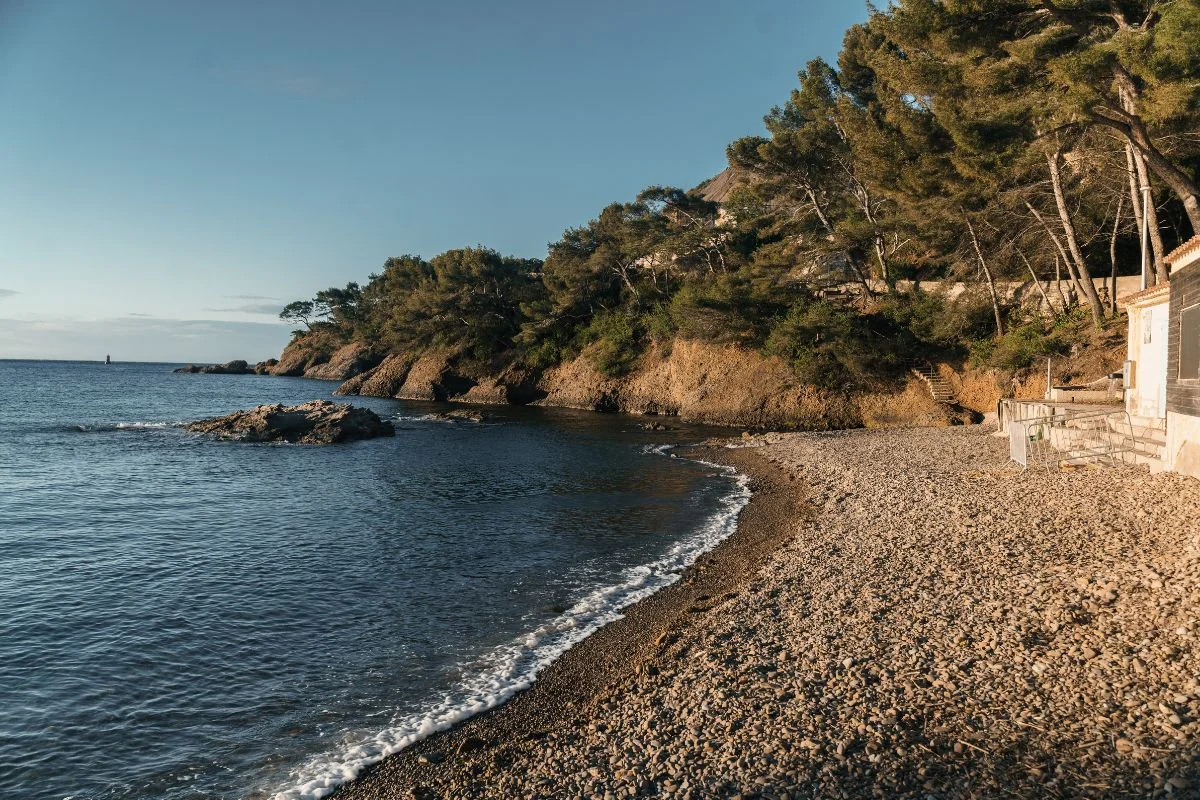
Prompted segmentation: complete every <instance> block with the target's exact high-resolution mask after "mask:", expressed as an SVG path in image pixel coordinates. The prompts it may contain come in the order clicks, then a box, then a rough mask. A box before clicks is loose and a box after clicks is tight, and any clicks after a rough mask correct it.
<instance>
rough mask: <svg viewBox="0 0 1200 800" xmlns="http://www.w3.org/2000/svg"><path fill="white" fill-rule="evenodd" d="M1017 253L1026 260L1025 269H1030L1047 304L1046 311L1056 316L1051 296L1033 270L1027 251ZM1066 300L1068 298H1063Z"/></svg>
mask: <svg viewBox="0 0 1200 800" xmlns="http://www.w3.org/2000/svg"><path fill="white" fill-rule="evenodd" d="M1017 255H1018V256H1020V257H1021V260H1022V261H1024V262H1025V269H1027V270H1029V277H1031V278H1033V285H1034V286H1036V287H1037V290H1038V294H1040V295H1041V296H1042V302H1043V303H1045V304H1046V313H1047V314H1049V315H1050V316H1051V317H1053V316H1054V306H1052V305H1050V298H1049V297H1047V296H1046V290H1045V289H1043V288H1042V282H1041V281H1040V280H1038V276H1037V273H1036V272H1034V271H1033V264H1030V263H1029V259H1028V258H1026V257H1025V253H1023V252H1021V251H1020V250H1017ZM1063 302H1064V303H1065V302H1066V299H1065V298H1064V299H1063Z"/></svg>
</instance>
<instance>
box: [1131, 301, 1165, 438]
mask: <svg viewBox="0 0 1200 800" xmlns="http://www.w3.org/2000/svg"><path fill="white" fill-rule="evenodd" d="M1167 302H1168V298H1166V297H1163V298H1162V299H1161V301H1159V302H1156V303H1153V304H1151V305H1144V306H1130V307H1129V309H1128V311H1129V333H1128V336H1127V340H1128V355H1127V356H1126V358H1127V359H1128V360H1129V361H1130V362H1131V370H1130V373H1131V374H1129V375H1126V376H1125V408H1126V410H1127V411H1129V413H1130V414H1133V415H1134V416H1139V417H1153V418H1157V419H1162V418H1163V417H1165V416H1166V414H1167V410H1166V409H1165V408H1163V407H1162V391H1163V384H1164V383H1165V381H1166V375H1167V374H1169V371H1170V370H1169V368H1168V369H1167V371H1166V373H1164V370H1163V367H1164V365H1166V364H1169V363H1170V362H1169V356H1168V353H1167V344H1168V341H1169V336H1168V335H1167V333H1168V319H1169V307H1168V305H1167ZM1156 321H1157V324H1155V322H1156ZM1147 329H1149V330H1150V332H1151V333H1152V335H1151V336H1150V337H1149V338H1150V341H1149V342H1147V341H1146V339H1147Z"/></svg>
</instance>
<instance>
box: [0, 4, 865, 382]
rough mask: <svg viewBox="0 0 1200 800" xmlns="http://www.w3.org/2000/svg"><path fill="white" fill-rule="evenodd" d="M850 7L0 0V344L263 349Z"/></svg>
mask: <svg viewBox="0 0 1200 800" xmlns="http://www.w3.org/2000/svg"><path fill="white" fill-rule="evenodd" d="M865 17H866V7H865V4H864V3H860V2H858V1H857V0H848V1H847V0H824V1H823V2H817V0H807V1H806V0H778V1H777V0H761V1H756V0H746V1H745V2H741V3H731V2H727V1H726V2H712V0H660V1H659V2H655V1H654V0H641V1H640V2H633V1H632V0H630V1H628V2H627V1H626V0H610V1H609V2H605V3H584V2H569V0H558V2H552V1H551V0H536V1H535V2H522V1H520V0H518V1H516V2H508V3H496V2H483V1H482V0H443V1H442V2H437V3H434V2H395V1H394V2H378V3H374V2H347V3H329V2H216V1H214V0H205V2H193V3H183V2H132V1H123V0H111V1H110V2H104V1H103V0H79V1H78V2H55V1H54V0H30V1H29V2H16V3H13V2H9V1H8V0H0V108H3V109H4V112H3V115H2V117H0V358H84V359H94V358H102V357H103V356H104V354H105V353H112V355H113V357H114V358H116V359H120V360H130V361H132V360H168V361H223V360H228V359H232V358H239V357H240V358H248V359H260V358H266V357H268V356H270V355H273V354H276V353H277V352H278V350H279V349H280V347H282V345H283V344H284V343H285V342H286V340H287V335H288V332H287V331H288V329H287V326H283V325H280V324H279V323H277V322H276V320H275V317H274V315H275V313H276V312H277V310H278V308H279V307H280V306H281V305H282V304H283V303H284V302H286V301H288V300H292V299H297V298H301V297H307V296H311V294H312V293H313V292H315V291H316V290H318V289H320V288H323V287H326V286H331V285H341V284H345V283H346V282H347V281H350V280H360V281H361V280H363V279H365V278H366V276H367V275H368V274H369V273H371V272H372V271H376V270H377V269H378V268H379V267H380V265H382V263H383V261H384V260H385V259H386V258H387V257H388V256H392V255H399V254H402V253H418V254H421V255H424V256H426V257H429V256H433V255H435V254H437V253H439V252H441V251H443V250H446V249H449V248H451V247H459V246H464V245H474V244H484V245H487V246H489V247H494V248H496V249H497V250H500V251H501V252H504V253H510V254H513V255H521V256H537V257H541V256H544V254H545V251H546V244H547V242H549V241H552V240H555V239H557V238H558V237H559V235H560V234H561V233H562V231H563V230H564V229H565V228H567V227H571V226H574V225H579V224H582V223H584V222H586V221H587V220H588V219H589V218H591V217H593V216H595V215H596V214H597V213H598V212H599V210H600V209H601V208H603V206H604V205H606V204H607V203H610V202H613V201H617V200H627V199H631V198H632V197H633V195H634V194H636V193H637V191H638V190H639V189H641V188H643V187H644V186H647V185H650V184H667V185H673V186H681V187H685V188H690V187H692V186H694V185H696V184H697V183H699V182H700V181H702V180H704V179H705V178H707V177H710V176H711V175H713V174H715V173H716V172H718V171H719V170H721V169H722V168H723V167H724V148H725V145H726V144H727V143H728V142H729V141H730V140H732V139H734V138H737V137H738V136H743V135H746V134H751V133H757V132H760V131H761V129H762V123H761V118H762V115H763V114H764V113H766V111H767V110H768V109H769V108H770V107H771V106H772V105H775V104H778V103H780V102H783V101H784V100H786V98H787V94H788V91H789V90H790V89H791V88H792V86H793V85H795V82H796V78H795V75H796V71H797V70H798V69H799V68H800V67H801V66H803V64H804V63H805V62H806V61H807V60H809V59H810V58H813V57H816V56H823V57H826V58H832V57H834V56H835V55H836V53H837V50H838V49H839V46H840V44H841V39H842V33H843V31H844V30H845V29H846V27H848V26H849V25H851V24H853V23H854V22H857V21H859V20H862V19H864V18H865Z"/></svg>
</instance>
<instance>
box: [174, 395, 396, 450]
mask: <svg viewBox="0 0 1200 800" xmlns="http://www.w3.org/2000/svg"><path fill="white" fill-rule="evenodd" d="M187 430H189V431H192V432H193V433H207V434H211V435H213V436H217V437H219V438H221V439H232V440H234V441H239V442H292V443H295V444H334V443H337V442H349V441H353V440H355V439H373V438H375V437H377V436H394V435H395V434H396V429H395V427H394V426H393V425H392V423H390V422H387V421H385V420H382V419H380V418H379V415H378V414H376V413H375V412H374V411H371V410H370V409H367V408H356V407H355V406H351V405H348V404H338V403H331V402H330V401H328V400H312V401H310V402H308V403H303V404H301V405H298V406H285V405H281V404H279V403H275V404H273V405H262V406H257V407H255V408H252V409H250V410H248V411H235V412H234V413H232V414H228V415H226V416H224V417H216V418H214V419H202V420H199V421H198V422H193V423H191V424H189V425H188V426H187Z"/></svg>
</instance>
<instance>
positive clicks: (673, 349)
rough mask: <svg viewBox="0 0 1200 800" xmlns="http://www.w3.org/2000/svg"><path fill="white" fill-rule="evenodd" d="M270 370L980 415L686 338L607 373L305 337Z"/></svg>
mask: <svg viewBox="0 0 1200 800" xmlns="http://www.w3.org/2000/svg"><path fill="white" fill-rule="evenodd" d="M268 374H272V375H282V376H295V377H306V378H315V379H320V380H336V381H339V382H340V384H339V386H338V388H337V390H336V391H335V393H336V394H339V395H345V396H355V395H362V396H371V397H387V398H394V399H399V400H433V401H453V402H456V403H475V404H485V405H492V404H501V405H503V404H515V405H538V406H551V407H561V408H575V409H583V410H589V411H599V412H619V413H627V414H637V415H651V416H655V417H676V418H678V419H680V420H681V421H685V422H697V423H705V424H713V425H727V426H736V427H743V428H775V429H780V428H786V429H799V430H840V429H845V428H856V427H896V426H912V425H939V426H940V425H957V424H962V423H965V422H970V421H972V420H973V419H977V418H978V417H979V416H980V415H979V413H978V412H976V411H974V410H972V409H970V408H963V407H956V406H952V405H947V404H944V403H938V402H935V401H934V399H933V397H932V396H931V395H930V393H929V390H928V388H927V387H925V386H924V385H923V384H921V383H920V382H919V381H916V380H914V381H911V382H909V384H908V385H906V386H904V387H902V388H900V389H898V390H896V391H892V392H879V393H860V394H855V395H847V394H845V393H838V392H830V391H820V390H816V389H813V388H812V387H807V386H803V385H801V384H799V383H798V382H797V381H796V379H795V377H794V375H793V374H792V372H791V370H790V369H789V367H788V366H787V364H785V363H784V362H783V361H782V360H780V359H779V358H775V357H767V356H763V355H762V354H760V353H758V352H756V351H751V350H747V349H745V348H739V347H736V346H732V345H714V344H710V343H703V342H695V341H685V340H678V341H675V342H673V343H672V344H671V345H670V346H669V347H667V346H662V345H655V346H653V347H652V348H651V349H650V350H649V352H647V353H646V354H645V355H644V356H643V357H642V359H640V361H639V363H638V365H637V366H636V368H634V369H633V370H631V371H630V372H628V373H626V374H624V375H621V376H608V375H604V374H602V373H601V372H599V371H598V370H597V369H596V367H595V366H594V363H593V361H592V359H591V358H590V357H589V355H588V354H587V353H584V354H582V355H580V356H579V357H578V358H576V359H574V360H572V361H569V362H567V363H564V364H561V365H558V366H556V367H551V368H548V369H544V370H532V369H529V368H526V367H522V366H521V365H519V364H516V363H513V362H511V361H504V360H501V361H499V362H497V363H494V364H488V365H480V364H472V363H469V362H467V361H465V360H464V359H462V358H460V357H459V356H458V354H456V353H454V352H452V351H447V350H438V349H432V350H427V351H424V352H420V353H391V354H386V355H384V354H379V353H377V352H374V351H372V350H371V349H370V348H369V347H368V346H367V345H365V344H363V343H361V342H352V343H350V344H338V345H336V346H333V345H329V344H328V343H326V344H324V345H322V344H321V343H320V342H319V341H310V340H309V339H307V338H304V337H301V338H299V339H296V340H295V341H293V342H292V344H290V345H289V346H288V348H287V349H286V350H285V351H284V352H283V354H282V355H281V356H280V358H279V360H278V362H277V363H276V364H275V366H273V367H271V368H270V369H269V370H268ZM992 405H993V406H994V404H992ZM991 407H992V406H989V408H991Z"/></svg>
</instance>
